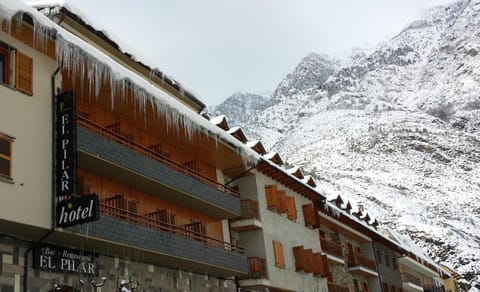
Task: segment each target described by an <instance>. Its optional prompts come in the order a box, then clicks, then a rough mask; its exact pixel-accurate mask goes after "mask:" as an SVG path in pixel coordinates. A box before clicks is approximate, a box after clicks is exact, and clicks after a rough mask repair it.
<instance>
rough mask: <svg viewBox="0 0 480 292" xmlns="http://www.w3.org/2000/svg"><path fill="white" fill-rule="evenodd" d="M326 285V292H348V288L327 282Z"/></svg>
mask: <svg viewBox="0 0 480 292" xmlns="http://www.w3.org/2000/svg"><path fill="white" fill-rule="evenodd" d="M327 285H328V292H350V289H348V287H343V286H340V285H337V284H334V283H332V282H328V283H327Z"/></svg>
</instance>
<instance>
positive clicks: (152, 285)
mask: <svg viewBox="0 0 480 292" xmlns="http://www.w3.org/2000/svg"><path fill="white" fill-rule="evenodd" d="M28 247H29V243H27V242H25V241H20V240H14V239H11V238H8V237H5V236H2V237H0V292H15V291H24V290H23V289H24V285H23V278H24V276H25V270H24V265H25V255H27V257H26V258H27V266H28V268H27V270H26V275H27V278H28V279H27V291H29V292H48V291H49V290H50V289H52V288H53V287H54V285H55V284H57V285H65V286H70V287H73V288H75V289H78V290H79V291H81V284H80V280H83V281H84V282H85V283H90V281H91V280H97V281H100V279H101V277H106V282H105V285H104V286H103V287H102V288H101V290H98V291H104V292H105V291H106V292H110V291H119V290H118V289H117V288H116V285H117V281H120V280H128V279H130V278H131V279H134V280H136V281H138V283H139V287H138V290H135V291H149V292H165V291H195V292H196V291H199V292H233V291H236V286H235V281H234V280H233V279H225V278H217V277H212V276H209V275H204V274H199V273H192V272H188V271H183V270H178V269H171V268H167V267H161V266H158V265H152V264H148V263H144V262H140V261H133V260H129V259H125V258H119V257H110V256H105V255H99V257H98V259H97V263H98V276H97V277H89V276H87V275H81V274H75V273H71V274H70V273H52V272H48V271H43V270H38V269H33V267H32V259H33V256H32V251H31V250H30V251H29V252H28V254H25V252H26V251H27V249H28ZM84 285H85V288H86V290H85V291H91V290H90V289H89V288H90V287H89V286H87V284H84Z"/></svg>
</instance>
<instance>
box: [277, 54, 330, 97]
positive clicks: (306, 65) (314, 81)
mask: <svg viewBox="0 0 480 292" xmlns="http://www.w3.org/2000/svg"><path fill="white" fill-rule="evenodd" d="M337 67H338V61H336V60H334V59H332V58H330V57H328V56H326V55H321V54H317V53H310V54H309V55H308V56H306V57H305V58H303V59H302V60H301V61H300V63H299V64H298V65H297V66H296V67H295V69H294V70H293V72H292V73H290V74H288V75H287V76H286V77H285V79H283V80H282V82H280V84H279V85H278V87H277V89H276V90H275V92H274V93H273V100H272V102H276V101H278V100H280V99H282V98H283V97H286V96H291V95H294V94H297V93H299V92H307V91H314V90H316V89H318V87H319V86H321V85H322V84H323V83H324V82H325V81H326V80H327V79H328V78H329V77H330V76H331V75H332V74H333V73H334V72H335V69H336V68H337Z"/></svg>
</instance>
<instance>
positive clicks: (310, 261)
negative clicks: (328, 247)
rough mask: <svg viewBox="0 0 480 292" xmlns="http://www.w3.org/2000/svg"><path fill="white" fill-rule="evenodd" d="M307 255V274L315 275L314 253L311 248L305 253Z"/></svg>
mask: <svg viewBox="0 0 480 292" xmlns="http://www.w3.org/2000/svg"><path fill="white" fill-rule="evenodd" d="M304 255H305V269H304V271H305V273H313V270H314V269H313V251H312V249H311V248H309V249H306V250H305V251H304Z"/></svg>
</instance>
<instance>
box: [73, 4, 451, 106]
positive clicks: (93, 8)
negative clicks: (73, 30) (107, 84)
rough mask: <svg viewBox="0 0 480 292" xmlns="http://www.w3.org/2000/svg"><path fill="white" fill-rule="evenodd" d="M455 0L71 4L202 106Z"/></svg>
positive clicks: (266, 85)
mask: <svg viewBox="0 0 480 292" xmlns="http://www.w3.org/2000/svg"><path fill="white" fill-rule="evenodd" d="M451 2H453V1H452V0H328V1H327V0H234V1H229V0H202V1H198V0H188V1H187V0H169V1H164V0H161V1H160V0H141V1H140V0H137V1H132V0H102V1H99V0H69V1H68V2H67V3H71V5H74V6H76V7H78V8H80V9H81V10H82V11H83V13H84V14H85V15H87V16H88V18H90V19H92V20H94V21H95V22H97V24H99V25H102V26H104V27H108V29H109V31H110V33H111V34H112V35H114V36H115V37H117V38H118V37H119V38H121V39H123V41H124V42H125V43H123V44H122V45H123V46H124V47H129V48H131V50H133V51H134V53H136V55H140V56H137V57H138V58H139V59H141V60H144V61H145V62H146V63H148V64H149V65H151V67H156V68H159V69H161V70H162V71H163V72H165V73H166V74H168V75H170V76H171V77H173V78H174V79H177V80H178V81H180V82H181V83H182V84H184V85H185V86H186V87H187V88H188V89H190V90H191V91H192V92H193V93H194V94H196V95H197V97H199V98H200V99H201V100H202V101H203V102H205V103H206V104H207V105H213V104H218V103H220V102H221V101H222V100H224V99H225V98H227V97H228V96H230V95H231V94H233V93H234V92H237V91H242V92H254V93H258V92H260V93H262V92H271V91H273V90H274V89H275V87H276V85H277V84H278V83H279V82H280V81H281V80H282V79H283V78H284V77H285V75H286V74H288V73H289V72H291V71H292V70H293V69H294V68H295V66H296V65H297V63H298V62H299V61H300V60H301V59H302V58H303V57H305V56H306V55H308V54H309V53H310V52H316V53H324V54H328V55H332V56H336V57H339V56H342V55H346V54H347V53H348V52H350V50H351V49H352V48H354V47H365V46H370V47H372V46H374V45H375V44H378V43H379V42H381V41H383V40H387V39H388V38H390V37H393V36H394V35H395V34H397V33H398V32H400V30H401V29H402V28H404V27H405V26H406V25H407V24H408V23H409V22H411V21H413V20H415V19H417V18H419V17H420V16H421V15H422V12H423V11H425V10H426V9H427V8H429V7H433V6H436V5H441V4H446V3H451Z"/></svg>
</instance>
